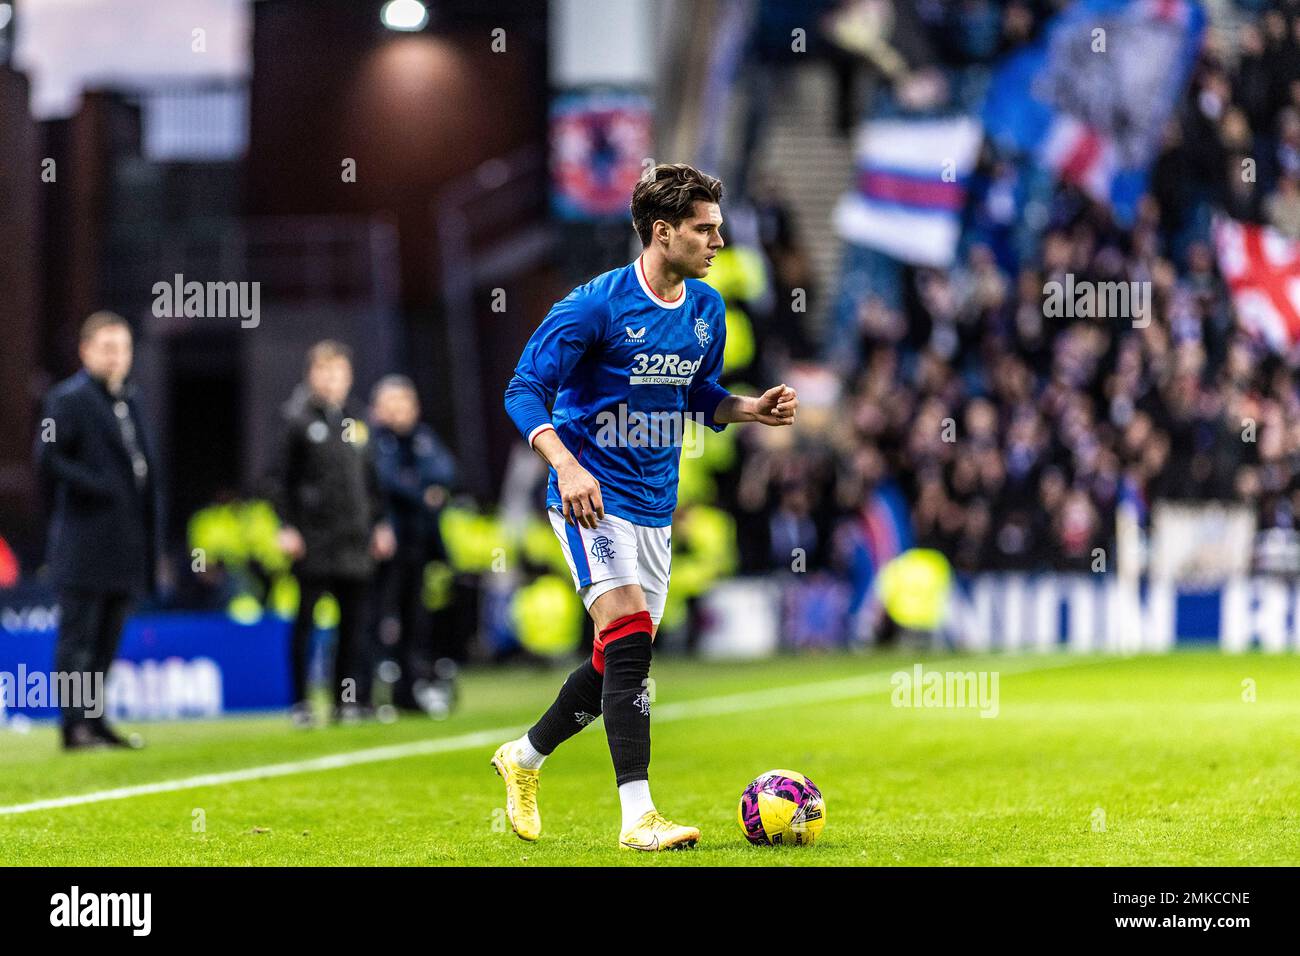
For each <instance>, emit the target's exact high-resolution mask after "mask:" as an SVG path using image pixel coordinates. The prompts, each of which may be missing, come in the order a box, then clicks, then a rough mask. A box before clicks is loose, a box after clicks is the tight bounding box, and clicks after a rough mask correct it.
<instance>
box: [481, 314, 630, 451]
mask: <svg viewBox="0 0 1300 956" xmlns="http://www.w3.org/2000/svg"><path fill="white" fill-rule="evenodd" d="M604 310H605V306H604V305H603V304H602V303H601V302H599V301H597V300H593V298H592V297H591V296H588V295H584V294H583V293H582V292H581V291H578V290H575V291H574V292H572V293H570V294H569V295H568V296H567V297H565V298H564V299H561V300H560V301H559V302H557V303H555V305H554V306H552V307H551V311H550V312H549V313H547V315H546V318H545V319H544V320H543V321H542V324H541V325H539V326H538V327H537V331H535V332H534V333H533V335H532V338H530V339H529V340H528V344H527V345H525V346H524V351H523V354H522V355H520V356H519V364H518V365H516V366H515V374H514V376H513V377H512V378H511V379H510V384H509V385H507V386H506V401H505V404H506V413H507V414H509V416H510V418H511V420H512V421H514V423H515V427H516V428H518V429H519V433H520V434H521V435H523V436H524V440H525V441H527V442H528V444H529V445H532V443H533V440H534V439H535V438H536V437H537V436H538V435H539V434H541V433H542V432H543V431H545V430H546V429H547V428H549V427H551V405H552V404H553V403H554V402H555V395H556V393H557V392H558V391H559V390H560V386H561V385H562V384H564V381H565V379H567V378H568V377H569V373H570V372H571V371H573V367H574V366H575V365H577V364H578V362H579V360H580V359H581V358H582V356H583V355H584V354H585V353H586V352H587V350H588V349H589V348H591V347H592V346H593V345H595V344H596V343H597V342H599V341H600V337H601V329H602V318H603V316H604Z"/></svg>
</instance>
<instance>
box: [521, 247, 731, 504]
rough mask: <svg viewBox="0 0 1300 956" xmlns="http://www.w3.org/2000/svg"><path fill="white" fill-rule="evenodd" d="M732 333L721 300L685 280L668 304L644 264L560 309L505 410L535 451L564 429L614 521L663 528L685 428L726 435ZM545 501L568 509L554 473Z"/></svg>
mask: <svg viewBox="0 0 1300 956" xmlns="http://www.w3.org/2000/svg"><path fill="white" fill-rule="evenodd" d="M726 334H727V326H726V319H725V312H724V307H723V303H722V296H720V295H719V294H718V293H717V291H716V290H714V289H712V288H710V287H709V286H708V285H706V284H704V283H703V282H700V281H699V280H697V279H687V280H686V282H685V288H684V289H683V291H682V293H681V295H679V296H678V298H677V299H676V300H675V301H671V302H669V301H665V300H664V299H661V298H659V296H658V295H656V294H655V292H654V291H653V290H652V289H651V288H650V286H649V284H648V283H647V282H646V280H645V276H644V274H643V272H642V271H641V260H640V259H637V260H636V261H635V262H633V263H632V264H630V265H627V266H624V267H623V268H621V269H614V270H612V271H610V272H606V273H605V274H604V275H600V276H597V277H596V278H594V279H592V280H591V281H590V282H588V283H587V284H586V285H583V286H579V287H578V288H576V289H574V290H573V291H572V292H570V293H569V295H568V296H567V297H565V298H564V299H562V300H561V301H559V302H557V303H556V304H555V305H554V306H553V307H552V308H551V311H550V312H549V313H548V314H547V316H546V319H545V321H543V322H542V324H541V325H540V326H538V328H537V331H536V332H534V333H533V335H532V338H530V339H529V340H528V344H527V345H525V346H524V351H523V355H521V356H520V358H519V364H518V365H517V366H516V367H515V374H514V377H513V378H512V379H511V380H510V384H509V385H508V386H507V388H506V401H505V404H506V411H507V412H508V413H509V414H510V417H511V418H512V419H513V420H514V423H515V425H516V426H517V427H518V429H519V431H520V433H521V434H522V435H523V436H524V438H525V439H526V440H527V441H528V442H529V444H531V443H532V441H533V439H534V438H536V437H537V435H538V434H540V433H541V432H542V431H544V430H545V429H546V428H547V427H554V428H555V431H556V433H557V434H558V435H559V436H560V440H561V441H563V442H564V446H565V447H566V448H567V449H569V451H570V452H571V453H572V454H573V456H574V457H575V458H577V459H578V463H579V464H581V465H582V466H583V467H584V468H586V469H587V471H589V472H590V473H591V475H592V477H594V478H595V479H596V480H597V481H598V482H600V493H601V498H602V500H603V501H604V505H605V513H606V514H612V515H616V516H617V517H620V518H624V519H626V520H628V521H631V522H632V523H633V524H639V525H645V526H648V527H663V526H665V525H668V524H671V523H672V515H673V510H674V509H675V508H676V507H677V466H678V461H679V458H680V455H681V441H680V435H681V428H682V427H683V424H684V422H685V420H686V419H687V418H688V417H690V418H694V419H695V420H696V421H697V422H703V423H704V424H706V425H708V426H709V427H711V428H712V429H713V430H714V431H721V430H722V429H723V428H724V427H725V426H723V425H718V424H715V423H714V421H713V413H714V410H715V409H716V408H717V407H718V403H719V402H721V401H722V399H724V398H726V397H727V395H728V394H729V393H728V392H727V390H726V389H725V388H723V387H722V386H721V385H719V384H718V376H719V375H720V374H721V372H722V350H723V346H724V344H725V340H726ZM674 434H675V436H676V439H675V440H674ZM546 503H547V505H548V506H549V505H559V504H560V503H561V502H560V493H559V489H558V487H557V483H556V476H555V469H554V468H552V469H551V476H550V484H549V486H548V488H547V493H546Z"/></svg>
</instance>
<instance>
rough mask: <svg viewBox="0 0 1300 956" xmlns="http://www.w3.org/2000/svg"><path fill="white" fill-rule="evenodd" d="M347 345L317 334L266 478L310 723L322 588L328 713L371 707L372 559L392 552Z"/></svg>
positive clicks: (302, 715) (303, 714) (298, 680)
mask: <svg viewBox="0 0 1300 956" xmlns="http://www.w3.org/2000/svg"><path fill="white" fill-rule="evenodd" d="M351 389H352V353H351V351H350V350H349V349H348V347H347V346H346V345H343V344H342V343H340V342H334V341H331V340H326V341H323V342H318V343H317V344H316V345H314V346H312V348H311V349H310V350H309V351H308V353H307V380H306V381H305V382H304V383H303V384H302V385H300V386H299V387H298V389H297V390H296V391H295V392H294V394H293V396H292V397H291V398H290V399H289V402H288V403H287V404H286V405H285V408H284V431H283V436H282V440H281V446H280V451H279V453H278V455H277V458H276V462H275V466H274V469H275V470H274V473H273V475H272V481H271V488H270V494H271V500H272V503H273V504H274V506H275V509H276V512H277V513H278V515H279V517H280V522H281V525H282V527H281V530H280V536H279V542H280V547H281V548H282V549H283V550H284V551H285V553H286V554H288V555H289V557H290V558H292V559H293V562H294V566H293V570H294V575H295V576H296V577H297V579H298V587H299V594H300V597H299V602H298V616H297V619H296V620H295V621H294V624H293V640H292V647H291V657H290V666H291V667H292V669H293V695H294V714H293V718H294V723H295V724H296V725H298V726H301V727H308V726H311V725H312V724H313V723H314V720H313V717H312V711H311V707H310V705H309V703H308V698H307V691H308V669H309V667H310V663H311V659H310V651H311V636H312V632H313V631H314V629H315V621H314V611H315V607H316V602H317V601H318V600H319V599H320V598H321V596H322V595H324V594H326V593H329V594H332V595H333V596H334V600H335V601H336V602H337V603H338V607H339V623H338V636H337V641H336V644H335V647H336V651H335V667H334V700H335V717H336V718H347V717H350V716H353V715H362V714H365V713H367V712H368V711H369V709H370V704H371V701H370V690H371V677H372V674H371V669H372V666H373V662H372V660H371V655H370V653H369V646H368V641H367V639H366V623H367V617H368V613H367V599H368V596H369V589H370V580H371V577H372V576H373V574H374V571H375V561H376V560H384V559H386V558H388V557H389V556H390V555H391V554H392V553H393V547H394V542H393V532H392V529H391V528H390V527H389V526H388V524H387V523H386V522H385V520H384V505H383V501H382V499H381V497H380V494H379V486H378V480H377V478H376V475H375V467H374V462H373V460H372V458H371V451H370V438H369V430H368V429H367V427H366V423H365V417H364V416H363V415H362V414H360V413H358V412H357V411H356V410H355V409H353V408H351V407H350V406H348V393H349V392H350V391H351Z"/></svg>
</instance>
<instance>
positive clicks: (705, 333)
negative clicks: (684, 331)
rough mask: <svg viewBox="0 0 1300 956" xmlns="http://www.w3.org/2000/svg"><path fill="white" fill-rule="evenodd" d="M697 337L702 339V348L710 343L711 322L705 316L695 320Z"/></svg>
mask: <svg viewBox="0 0 1300 956" xmlns="http://www.w3.org/2000/svg"><path fill="white" fill-rule="evenodd" d="M695 337H696V338H697V339H699V340H700V348H704V346H706V345H708V344H709V323H707V322H705V321H704V317H703V316H701V317H700V318H698V319H696V320H695Z"/></svg>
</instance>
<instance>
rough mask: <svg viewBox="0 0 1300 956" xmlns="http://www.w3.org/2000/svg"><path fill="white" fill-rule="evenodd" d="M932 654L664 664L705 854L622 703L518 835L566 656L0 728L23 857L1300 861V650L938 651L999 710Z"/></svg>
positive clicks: (9, 831) (195, 861)
mask: <svg viewBox="0 0 1300 956" xmlns="http://www.w3.org/2000/svg"><path fill="white" fill-rule="evenodd" d="M917 660H918V658H916V657H914V656H904V655H898V654H892V655H862V656H846V655H830V656H821V657H801V658H788V657H783V658H778V659H774V660H769V661H764V662H755V663H740V664H737V663H709V662H700V661H685V660H672V659H664V660H662V661H660V662H656V664H655V666H654V670H653V676H654V678H655V682H656V683H655V703H654V721H655V722H654V724H653V738H654V758H653V761H652V763H651V787H652V791H653V794H654V797H655V802H656V803H657V804H658V806H659V807H660V809H661V810H663V811H664V812H665V813H666V814H667V815H668V816H669V817H670V818H671V819H676V820H679V821H682V822H687V823H693V824H696V825H698V826H699V827H700V828H701V830H702V831H703V839H702V841H701V844H700V846H699V847H698V848H697V849H696V850H694V851H690V852H682V853H671V854H667V853H666V854H644V855H642V854H634V853H630V852H627V851H621V850H619V849H618V847H617V846H616V843H617V831H618V800H617V794H616V792H615V788H614V783H613V772H612V770H611V768H610V762H609V752H608V750H607V747H606V743H605V737H604V733H603V729H602V726H601V725H600V724H596V725H594V726H592V727H588V728H587V729H586V730H584V731H583V732H582V734H580V735H579V736H578V737H576V738H574V739H573V740H571V741H570V742H569V743H568V744H566V745H565V746H564V747H562V748H561V749H560V750H558V751H557V752H556V754H555V755H554V756H553V757H551V759H550V760H549V761H548V762H547V765H546V767H545V769H544V770H543V772H542V778H541V789H540V795H541V809H542V821H543V825H544V832H543V834H542V838H541V840H540V841H538V842H537V843H532V844H529V843H524V842H523V841H521V840H519V839H518V838H516V837H515V836H514V835H513V834H512V833H510V832H509V830H508V829H507V828H506V827H505V823H504V817H503V813H504V811H503V810H502V809H500V808H502V807H503V806H504V801H503V791H502V787H501V784H500V781H499V780H498V778H497V777H496V775H495V774H494V773H493V772H492V770H491V768H490V767H489V758H490V757H491V755H492V751H493V750H494V748H495V743H496V742H497V739H498V737H499V738H500V739H505V735H504V733H497V731H511V732H512V733H518V732H520V731H521V730H522V728H523V727H525V726H526V725H527V724H528V723H530V722H531V720H532V719H533V718H534V717H535V715H536V714H537V713H539V712H540V710H541V709H542V708H543V707H545V706H546V705H547V704H548V703H549V701H550V700H551V698H552V695H553V694H554V692H555V690H556V688H557V687H558V686H559V684H560V682H561V681H562V679H563V676H564V673H565V671H564V670H562V669H556V670H554V671H550V672H538V671H535V670H521V669H500V670H478V671H476V672H474V673H471V674H470V675H469V676H468V677H467V678H466V680H465V681H464V688H463V689H464V705H463V706H462V708H461V709H460V710H459V711H458V712H457V713H456V715H455V716H454V717H453V718H452V719H450V720H448V721H445V722H442V723H433V722H430V721H428V720H424V719H416V718H404V719H402V720H400V721H398V722H397V723H395V724H391V725H380V724H370V725H361V726H349V727H332V728H325V729H319V730H314V731H307V732H304V731H295V730H292V729H291V728H290V727H289V726H288V720H287V718H286V717H284V716H282V715H272V716H266V715H259V716H256V717H243V718H231V719H227V720H221V721H205V722H192V723H173V724H159V725H147V726H141V727H139V728H136V729H139V730H140V731H141V732H142V733H143V734H144V735H145V736H146V739H147V740H148V747H147V748H146V749H145V750H143V751H140V752H137V753H114V752H93V753H79V754H71V755H65V754H62V753H61V752H59V751H58V750H57V749H56V737H55V731H54V729H53V728H51V727H48V726H41V727H38V728H36V729H34V730H33V731H32V732H31V733H28V734H17V733H13V732H10V731H7V730H0V864H4V865H146V864H147V865H182V866H184V865H236V864H237V865H320V864H345V865H372V864H373V865H380V864H382V865H443V864H449V865H469V866H479V865H493V866H519V865H524V866H536V865H596V866H605V865H623V866H628V865H631V866H694V865H765V866H766V865H791V864H793V865H877V866H879V865H1089V866H1115V865H1148V864H1160V865H1210V864H1215V865H1266V864H1267V865H1279V864H1280V865H1286V864H1291V865H1294V864H1297V863H1300V832H1298V828H1297V824H1298V823H1300V761H1297V759H1296V756H1297V754H1300V660H1298V659H1297V658H1296V657H1293V656H1265V655H1258V654H1251V655H1245V656H1227V655H1222V654H1220V653H1218V652H1178V653H1174V654H1170V655H1167V656H1159V657H1136V658H1128V659H1120V658H1098V657H1072V656H1067V655H1055V656H1050V657H1040V656H1032V655H1031V656H1023V657H982V658H974V657H951V656H933V657H931V656H927V657H923V658H920V660H921V662H922V663H923V664H924V666H925V667H926V669H927V670H930V669H933V670H941V671H948V670H954V671H956V670H962V671H964V670H989V671H997V672H998V673H999V675H1000V679H999V711H998V714H997V716H996V717H994V718H991V719H990V718H983V717H981V716H980V715H979V712H978V710H976V709H971V708H967V709H958V708H946V709H944V708H920V709H916V708H904V707H896V706H893V705H892V703H891V689H892V688H891V686H890V678H891V675H892V674H894V673H895V672H897V671H900V670H907V671H910V670H911V668H912V666H913V664H914V663H916V662H917ZM1244 682H1249V683H1244ZM1248 688H1253V691H1254V697H1255V699H1254V700H1253V701H1251V700H1247V699H1245V698H1247V697H1249V696H1250V694H1249V693H1247V692H1246V690H1247V689H1248ZM483 732H485V733H483ZM475 733H479V737H478V738H475V737H473V736H472V735H474V734H475ZM429 740H441V741H444V743H443V744H439V745H436V747H426V748H424V749H425V752H420V753H416V754H407V755H405V756H401V755H400V754H401V753H402V752H401V751H399V752H398V753H399V756H397V757H396V758H395V759H382V760H372V761H370V762H365V763H356V764H351V765H345V766H339V767H336V768H333V769H323V770H314V771H310V772H293V773H287V774H285V775H282V776H275V777H269V778H264V779H250V780H240V781H235V782H223V781H220V780H219V781H216V782H209V783H207V784H205V785H201V786H189V785H186V786H185V787H184V788H183V789H172V790H169V791H164V792H156V793H148V794H144V795H134V796H130V797H128V798H126V799H116V800H106V801H97V802H93V803H85V804H81V805H70V806H62V807H58V808H54V809H38V810H32V811H28V812H20V813H14V812H12V809H13V808H14V807H15V806H17V805H20V804H27V803H31V802H33V801H38V800H45V799H51V798H59V797H68V796H75V795H80V794H88V793H92V792H98V791H105V790H109V789H111V788H119V787H132V786H135V785H140V784H152V783H159V782H163V781H177V780H184V779H185V778H190V777H193V776H196V775H200V774H218V773H223V772H226V771H237V770H243V769H246V768H253V767H263V766H267V765H274V764H284V763H286V762H294V761H302V760H309V759H311V758H316V757H323V756H327V755H334V754H353V753H356V752H359V751H367V750H373V748H378V747H386V746H389V745H404V744H410V743H413V742H418V741H429ZM436 748H441V749H437V752H428V751H430V750H435V749H436ZM372 756H373V755H372ZM380 756H383V754H380ZM775 767H783V768H789V769H794V770H799V771H801V772H803V773H806V774H807V775H808V776H810V777H811V778H812V779H813V780H814V781H815V782H816V783H817V784H818V786H819V787H821V789H822V791H823V793H824V794H825V795H826V801H827V823H826V829H825V832H824V833H823V835H822V838H821V840H820V841H819V842H818V843H817V844H816V845H814V846H811V847H802V848H797V847H788V848H760V847H751V846H749V845H748V844H747V843H746V842H745V840H744V837H743V835H742V834H741V832H740V829H739V827H738V825H737V823H736V804H737V801H738V799H739V796H740V792H741V790H742V789H743V788H744V786H745V785H746V784H747V783H748V782H749V780H750V779H751V778H753V777H754V776H755V775H757V774H758V773H760V772H762V771H764V770H768V769H772V768H775ZM200 811H201V812H200ZM200 824H201V826H200Z"/></svg>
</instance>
